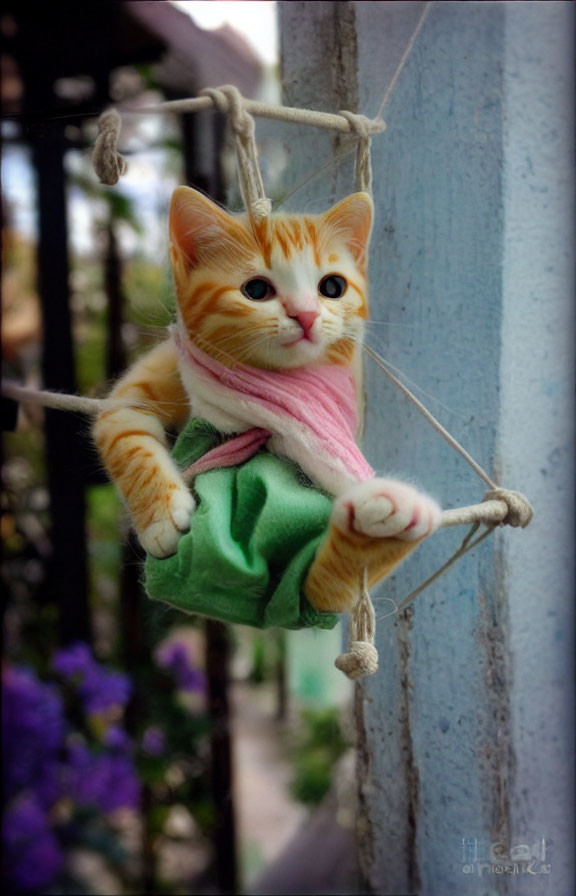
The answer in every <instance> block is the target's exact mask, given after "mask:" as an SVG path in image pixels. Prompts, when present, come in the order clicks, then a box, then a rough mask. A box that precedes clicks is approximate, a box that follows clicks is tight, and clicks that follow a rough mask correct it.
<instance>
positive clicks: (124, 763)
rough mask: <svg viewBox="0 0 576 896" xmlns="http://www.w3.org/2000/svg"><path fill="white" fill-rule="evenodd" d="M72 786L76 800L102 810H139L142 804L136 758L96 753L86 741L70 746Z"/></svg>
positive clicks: (69, 777) (82, 804)
mask: <svg viewBox="0 0 576 896" xmlns="http://www.w3.org/2000/svg"><path fill="white" fill-rule="evenodd" d="M68 786H69V792H70V796H71V798H72V799H73V800H74V802H76V803H77V804H79V805H81V806H93V807H95V808H97V809H99V810H100V811H101V812H113V811H114V810H115V809H124V808H128V809H136V808H138V806H139V803H140V783H139V781H138V778H137V776H136V770H135V768H134V765H133V763H132V761H131V760H130V759H129V758H128V757H127V756H124V755H122V754H118V753H100V754H95V753H92V752H91V751H90V750H89V749H88V748H87V747H86V746H85V745H84V744H79V743H76V744H73V745H71V747H70V750H69V767H68Z"/></svg>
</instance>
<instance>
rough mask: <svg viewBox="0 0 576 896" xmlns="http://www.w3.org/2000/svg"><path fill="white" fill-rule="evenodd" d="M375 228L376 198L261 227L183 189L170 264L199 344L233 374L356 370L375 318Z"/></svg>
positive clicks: (175, 206)
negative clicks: (370, 250)
mask: <svg viewBox="0 0 576 896" xmlns="http://www.w3.org/2000/svg"><path fill="white" fill-rule="evenodd" d="M371 223H372V201H371V199H370V197H369V196H368V194H367V193H355V194H353V195H352V196H349V197H347V198H346V199H343V200H342V201H341V202H339V203H338V204H337V205H335V206H334V207H333V208H331V209H329V211H327V212H325V213H324V214H321V215H283V214H282V215H274V216H272V217H270V218H266V219H264V220H263V221H262V222H260V223H255V222H254V221H251V220H250V218H249V217H248V216H247V215H239V216H236V215H235V216H232V215H229V214H227V212H225V211H223V209H221V208H220V207H219V206H217V205H215V204H214V203H213V202H211V201H210V200H209V199H207V198H206V197H205V196H203V195H202V194H201V193H198V192H196V191H195V190H191V189H190V188H188V187H178V189H177V190H176V191H175V192H174V195H173V197H172V206H171V209H170V237H171V241H172V247H171V258H172V267H173V271H174V280H175V284H176V294H177V299H178V305H179V314H180V318H181V320H182V323H183V324H184V327H185V328H186V330H187V332H188V334H189V336H190V338H191V339H192V341H193V342H195V343H196V344H197V345H198V346H199V347H200V348H201V349H203V350H204V351H206V352H208V353H209V354H211V355H213V356H214V357H216V358H217V359H218V360H220V361H222V362H223V363H224V364H227V365H230V364H232V363H234V361H240V362H242V363H244V364H248V365H252V366H254V367H261V368H269V369H274V370H278V369H282V368H291V367H300V366H302V365H305V364H316V363H332V364H351V363H352V361H353V358H354V356H355V347H356V346H357V345H358V344H359V342H360V341H361V339H362V335H363V319H364V318H366V317H367V315H368V306H367V296H366V262H367V247H368V240H369V237H370V228H371Z"/></svg>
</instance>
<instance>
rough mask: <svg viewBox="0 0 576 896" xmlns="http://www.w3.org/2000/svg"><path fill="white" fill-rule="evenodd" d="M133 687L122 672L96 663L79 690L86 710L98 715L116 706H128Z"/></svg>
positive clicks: (90, 713) (85, 675) (86, 674)
mask: <svg viewBox="0 0 576 896" xmlns="http://www.w3.org/2000/svg"><path fill="white" fill-rule="evenodd" d="M131 689H132V688H131V685H130V682H129V680H128V678H127V677H126V676H125V675H122V673H121V672H111V671H110V670H109V669H104V668H103V667H102V666H98V665H94V666H93V667H92V668H91V669H89V670H88V671H87V672H86V673H85V674H84V676H83V678H82V683H81V684H80V688H79V691H80V696H81V697H82V699H83V701H84V708H85V710H86V712H87V713H88V714H89V715H97V714H98V713H105V712H106V711H107V710H109V709H111V708H112V707H114V706H121V707H124V706H126V704H127V703H128V700H129V699H130V692H131Z"/></svg>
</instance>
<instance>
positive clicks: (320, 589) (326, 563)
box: [304, 479, 441, 613]
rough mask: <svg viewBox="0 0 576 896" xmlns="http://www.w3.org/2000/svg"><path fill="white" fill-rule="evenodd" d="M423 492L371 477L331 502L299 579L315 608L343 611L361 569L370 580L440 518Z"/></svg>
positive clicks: (403, 554) (384, 573)
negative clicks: (305, 571)
mask: <svg viewBox="0 0 576 896" xmlns="http://www.w3.org/2000/svg"><path fill="white" fill-rule="evenodd" d="M440 513H441V511H440V508H439V506H438V505H437V504H436V502H435V501H433V500H432V499H431V498H429V497H428V496H427V495H423V494H422V493H421V492H418V491H417V490H416V489H415V488H412V486H409V485H406V484H405V483H403V482H397V481H396V480H394V479H371V480H369V481H368V482H362V483H360V484H359V485H356V486H354V487H353V488H352V489H350V491H348V492H347V493H345V494H344V495H342V496H341V497H340V498H338V499H337V500H336V501H335V502H334V508H333V511H332V517H331V520H330V526H329V529H328V533H327V535H326V538H325V540H324V542H323V543H322V544H321V545H320V548H319V549H318V552H317V554H316V557H315V559H314V562H313V563H312V566H311V567H310V570H309V572H308V576H307V578H306V581H305V583H304V593H305V594H306V597H307V598H308V600H309V601H310V603H311V604H312V605H313V606H314V607H316V609H318V610H325V611H332V612H338V613H341V612H346V611H347V610H349V609H350V607H351V606H352V604H353V602H354V600H355V599H356V597H357V595H358V589H359V586H360V581H361V576H362V571H363V569H364V567H366V568H367V570H368V582H369V584H370V585H375V584H376V583H377V582H379V581H380V580H381V579H383V578H384V577H385V576H387V575H388V574H389V573H390V572H391V571H392V570H393V569H394V568H395V567H396V566H397V565H398V564H399V563H400V562H401V561H402V560H403V559H404V557H406V556H407V555H408V554H410V553H411V552H412V551H413V550H414V548H415V547H416V546H417V545H418V544H419V543H420V542H421V541H422V539H423V538H426V537H427V536H428V535H431V534H432V532H434V531H435V530H436V529H437V528H438V525H439V523H440Z"/></svg>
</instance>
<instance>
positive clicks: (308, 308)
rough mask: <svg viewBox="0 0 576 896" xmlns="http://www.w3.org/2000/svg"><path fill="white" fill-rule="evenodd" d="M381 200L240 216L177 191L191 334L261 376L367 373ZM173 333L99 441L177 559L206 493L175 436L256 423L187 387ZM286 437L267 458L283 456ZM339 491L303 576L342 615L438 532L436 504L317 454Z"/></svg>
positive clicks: (133, 509) (181, 284) (179, 250)
mask: <svg viewBox="0 0 576 896" xmlns="http://www.w3.org/2000/svg"><path fill="white" fill-rule="evenodd" d="M371 223H372V203H371V200H370V197H369V196H368V195H367V194H365V193H356V194H354V195H352V196H349V197H348V198H346V199H344V200H342V201H341V202H339V203H338V204H337V205H336V206H334V207H333V208H331V209H330V210H329V211H327V212H325V213H324V214H320V215H283V214H279V215H274V216H272V217H271V218H268V219H264V220H263V221H262V222H260V223H255V222H254V221H250V219H249V218H248V217H247V216H245V215H242V216H231V215H229V214H227V213H226V212H225V211H223V210H222V209H221V208H219V207H218V206H216V205H215V204H214V203H212V202H211V201H210V200H208V199H207V198H206V197H205V196H203V195H201V194H199V193H197V192H196V191H194V190H191V189H189V188H187V187H179V188H178V189H177V190H176V191H175V193H174V196H173V199H172V206H171V212H170V235H171V241H172V248H171V260H172V268H173V273H174V280H175V285H176V295H177V301H178V321H179V324H178V325H179V327H180V332H181V333H183V334H185V338H186V339H189V340H190V341H191V342H192V343H193V344H194V345H196V346H198V348H199V349H202V351H203V352H205V353H206V354H207V355H210V356H211V357H213V358H215V359H217V360H218V361H219V362H220V363H221V364H223V365H226V366H227V367H229V368H234V365H235V364H236V363H237V362H240V363H241V364H243V365H248V366H249V367H251V368H256V369H259V370H273V371H283V370H293V369H294V368H303V367H312V368H313V367H314V365H320V364H322V365H327V364H328V365H345V366H348V367H350V368H351V369H352V370H353V371H357V370H359V369H360V358H359V354H360V348H361V343H362V338H363V328H364V324H363V322H364V319H365V318H366V317H367V316H368V304H367V284H366V262H367V247H368V241H369V237H370V230H371ZM186 382H187V379H186V372H185V370H183V369H182V364H181V362H180V360H179V355H178V352H177V349H176V347H175V342H174V341H173V340H172V339H169V340H167V341H166V342H164V343H162V344H161V345H159V346H158V347H156V348H155V349H153V350H152V351H151V352H150V353H149V354H148V355H146V356H145V357H144V358H142V359H140V360H139V361H137V362H136V364H134V366H133V367H132V368H131V369H130V370H129V371H128V372H127V373H126V374H125V375H124V376H123V378H122V379H121V380H120V381H119V382H118V383H117V385H116V386H115V387H114V389H113V390H112V393H111V396H110V397H111V398H113V399H117V400H118V401H119V403H126V404H131V405H132V407H130V408H126V407H121V408H120V407H119V408H117V409H115V408H114V409H110V410H107V411H105V412H103V413H102V414H100V416H99V417H98V419H97V422H96V425H95V430H94V434H95V439H96V443H97V445H98V448H99V451H100V454H101V456H102V458H103V461H104V463H105V465H106V467H107V469H108V471H109V473H110V475H111V477H112V479H113V480H114V482H115V483H116V485H117V486H118V488H119V490H120V492H121V494H122V496H123V498H124V500H125V502H126V504H127V505H128V509H129V511H130V514H131V517H132V521H133V524H134V527H135V530H136V533H137V535H138V538H139V540H140V542H141V543H142V545H143V547H144V548H145V549H146V550H147V551H148V552H149V553H150V554H152V555H153V556H156V557H165V556H169V555H170V554H173V553H174V552H175V551H176V549H177V544H178V540H179V537H180V535H181V534H182V533H183V532H185V531H187V530H188V529H189V526H190V517H191V514H192V513H193V512H194V508H195V502H194V497H193V495H192V494H191V492H190V489H189V487H188V486H187V485H186V484H185V482H184V481H183V479H182V476H181V473H180V471H179V470H178V469H177V468H176V466H175V464H174V462H173V461H172V459H171V457H170V454H169V453H168V450H167V443H166V439H165V428H166V427H167V426H169V425H172V424H178V425H181V424H183V423H185V422H186V420H187V419H188V418H189V417H190V416H191V415H192V416H194V417H199V418H202V419H206V420H208V421H209V422H210V423H212V424H213V425H214V426H216V427H217V428H218V429H219V430H221V431H223V432H227V433H237V432H242V431H244V430H246V429H247V428H248V426H247V424H246V422H245V421H242V419H241V417H240V416H238V413H237V407H236V405H235V403H234V402H229V403H228V404H225V403H224V404H223V403H222V402H221V403H220V404H215V403H212V402H211V401H210V396H209V395H207V394H200V393H198V392H195V391H194V388H193V386H191V385H190V384H188V385H189V388H188V390H187V389H186V387H185V384H186ZM285 445H286V442H284V443H283V442H282V439H277V438H275V437H273V438H271V439H270V440H269V442H268V450H270V451H272V452H275V453H278V454H282V453H287V452H286V451H285ZM304 469H305V472H306V473H307V474H308V476H309V477H310V478H311V479H312V481H313V482H315V484H316V485H318V486H319V487H320V488H322V489H323V490H325V491H327V492H328V493H330V494H333V495H335V501H334V507H333V511H332V517H331V521H330V525H329V528H328V531H327V534H326V537H325V540H324V542H323V543H322V545H321V547H320V549H319V550H318V552H317V554H316V558H315V560H314V562H313V563H312V565H311V567H310V570H309V572H308V576H307V579H306V582H305V587H304V590H305V593H306V596H307V597H308V599H309V600H310V602H311V603H312V604H313V605H314V606H315V607H316V608H317V609H320V610H332V611H343V610H346V609H348V608H349V607H350V605H351V603H352V601H353V600H354V598H355V596H356V595H357V593H358V584H359V581H360V577H361V573H362V569H363V568H364V567H365V566H366V567H367V569H368V578H369V582H370V584H373V583H375V582H376V581H378V580H379V579H381V578H382V577H383V576H385V575H386V574H387V573H388V572H390V570H391V569H392V568H393V567H394V566H396V564H397V563H399V562H400V560H402V559H403V557H405V556H406V555H407V554H408V553H409V552H410V551H411V550H413V548H414V547H415V545H416V544H417V543H418V542H419V541H420V540H421V539H422V538H424V537H425V536H427V535H429V534H430V533H431V532H433V531H434V529H435V528H436V527H437V526H438V523H439V519H440V510H439V508H438V506H437V505H436V503H435V502H434V501H432V500H431V499H430V498H428V497H427V496H425V495H423V494H421V493H419V492H418V491H416V490H415V489H414V488H412V487H411V486H409V485H406V484H404V483H401V482H397V481H395V480H391V479H380V478H376V477H374V478H372V479H369V480H368V481H365V482H361V483H358V482H354V481H353V480H350V478H347V477H346V476H344V475H343V476H342V477H340V478H338V477H337V476H335V474H334V470H333V469H330V470H329V469H328V468H327V467H326V466H325V465H323V463H322V459H321V458H320V457H319V458H318V459H317V460H312V461H309V463H308V467H307V468H306V467H304Z"/></svg>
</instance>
